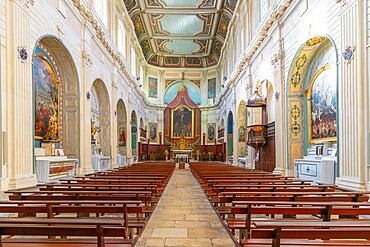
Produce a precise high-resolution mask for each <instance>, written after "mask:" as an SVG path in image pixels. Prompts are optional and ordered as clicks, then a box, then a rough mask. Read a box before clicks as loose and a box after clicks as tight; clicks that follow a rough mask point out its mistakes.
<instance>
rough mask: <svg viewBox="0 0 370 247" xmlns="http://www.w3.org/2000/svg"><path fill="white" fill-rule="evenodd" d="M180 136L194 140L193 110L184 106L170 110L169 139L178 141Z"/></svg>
mask: <svg viewBox="0 0 370 247" xmlns="http://www.w3.org/2000/svg"><path fill="white" fill-rule="evenodd" d="M181 135H184V136H185V138H187V139H193V138H194V110H193V109H191V108H189V107H187V106H185V105H180V106H178V107H176V108H175V109H172V110H171V138H173V139H180V137H181Z"/></svg>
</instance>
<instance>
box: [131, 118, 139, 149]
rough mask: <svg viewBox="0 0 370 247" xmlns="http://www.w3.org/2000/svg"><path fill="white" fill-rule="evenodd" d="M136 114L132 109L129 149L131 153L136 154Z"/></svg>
mask: <svg viewBox="0 0 370 247" xmlns="http://www.w3.org/2000/svg"><path fill="white" fill-rule="evenodd" d="M137 132H138V128H137V116H136V112H135V111H132V113H131V149H132V154H133V155H137V154H138V153H137Z"/></svg>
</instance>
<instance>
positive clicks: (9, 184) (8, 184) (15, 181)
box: [1, 174, 38, 190]
mask: <svg viewBox="0 0 370 247" xmlns="http://www.w3.org/2000/svg"><path fill="white" fill-rule="evenodd" d="M4 182H5V184H2V185H1V188H2V189H3V188H5V190H8V189H20V188H26V187H32V186H36V184H37V182H38V181H37V176H36V174H29V175H21V176H16V177H15V178H9V179H6V180H5V181H4Z"/></svg>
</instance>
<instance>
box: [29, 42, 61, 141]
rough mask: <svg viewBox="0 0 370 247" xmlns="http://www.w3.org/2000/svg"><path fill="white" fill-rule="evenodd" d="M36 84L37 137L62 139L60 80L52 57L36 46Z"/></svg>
mask: <svg viewBox="0 0 370 247" xmlns="http://www.w3.org/2000/svg"><path fill="white" fill-rule="evenodd" d="M33 80H34V84H35V139H36V140H44V141H53V142H59V141H60V110H59V109H60V102H59V95H60V93H59V90H60V82H59V80H58V77H57V72H56V68H55V67H54V66H53V63H52V58H51V57H50V56H49V55H48V54H46V53H44V51H42V50H41V49H40V48H36V50H35V55H34V58H33Z"/></svg>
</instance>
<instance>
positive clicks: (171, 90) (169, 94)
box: [164, 81, 202, 105]
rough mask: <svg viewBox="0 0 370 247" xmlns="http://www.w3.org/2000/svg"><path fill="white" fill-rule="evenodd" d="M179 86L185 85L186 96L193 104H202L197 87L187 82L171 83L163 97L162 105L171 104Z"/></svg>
mask: <svg viewBox="0 0 370 247" xmlns="http://www.w3.org/2000/svg"><path fill="white" fill-rule="evenodd" d="M181 85H185V86H186V88H187V90H188V95H189V97H190V99H191V100H192V101H193V102H194V103H195V104H198V105H199V104H200V103H201V102H202V100H201V97H200V90H199V88H198V87H197V86H195V85H194V84H193V83H191V82H187V81H179V82H176V83H173V84H172V85H170V86H169V87H168V89H167V91H166V93H165V95H164V103H165V104H168V103H170V102H172V101H173V100H174V99H175V98H176V95H177V92H178V89H179V87H180V86H181Z"/></svg>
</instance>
